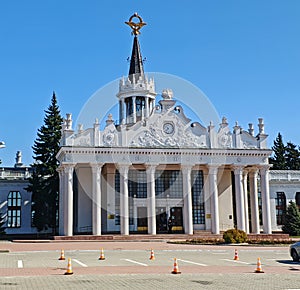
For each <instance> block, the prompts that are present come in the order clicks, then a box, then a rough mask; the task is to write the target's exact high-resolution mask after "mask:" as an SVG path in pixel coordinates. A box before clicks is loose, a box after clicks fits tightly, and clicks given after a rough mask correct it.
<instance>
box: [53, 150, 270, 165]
mask: <svg viewBox="0 0 300 290" xmlns="http://www.w3.org/2000/svg"><path fill="white" fill-rule="evenodd" d="M62 154H84V155H87V154H126V155H127V154H138V155H149V154H151V155H191V156H225V157H231V156H233V157H235V156H236V157H269V156H270V155H271V154H272V150H269V149H252V150H251V149H250V150H246V149H245V150H239V149H230V150H228V149H227V150H226V149H225V150H223V149H201V148H159V149H158V148H132V147H130V148H128V147H116V148H113V147H93V148H86V147H66V146H64V147H61V149H60V151H59V152H58V154H57V158H58V159H59V157H60V156H61V155H62ZM237 161H238V162H239V161H240V160H237ZM264 166H265V165H264ZM266 166H269V168H270V165H268V164H266Z"/></svg>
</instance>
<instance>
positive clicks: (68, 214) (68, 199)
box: [64, 165, 74, 236]
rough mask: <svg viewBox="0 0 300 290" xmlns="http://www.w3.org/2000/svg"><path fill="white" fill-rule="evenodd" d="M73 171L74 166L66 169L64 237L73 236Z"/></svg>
mask: <svg viewBox="0 0 300 290" xmlns="http://www.w3.org/2000/svg"><path fill="white" fill-rule="evenodd" d="M73 171H74V166H73V165H68V166H66V167H65V168H64V175H65V177H64V179H65V190H64V195H65V199H64V203H65V206H64V210H65V214H64V235H65V236H73Z"/></svg>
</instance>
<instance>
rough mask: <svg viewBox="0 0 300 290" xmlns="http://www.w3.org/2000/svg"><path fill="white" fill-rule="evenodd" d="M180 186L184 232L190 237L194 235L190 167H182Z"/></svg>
mask: <svg viewBox="0 0 300 290" xmlns="http://www.w3.org/2000/svg"><path fill="white" fill-rule="evenodd" d="M181 170H182V175H183V180H182V183H183V184H182V185H183V208H184V217H183V221H184V232H185V234H188V235H192V234H193V233H194V228H193V211H192V184H191V172H192V166H190V165H186V166H182V169H181Z"/></svg>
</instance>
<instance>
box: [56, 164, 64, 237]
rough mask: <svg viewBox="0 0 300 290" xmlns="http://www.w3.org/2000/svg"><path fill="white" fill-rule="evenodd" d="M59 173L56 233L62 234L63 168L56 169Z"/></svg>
mask: <svg viewBox="0 0 300 290" xmlns="http://www.w3.org/2000/svg"><path fill="white" fill-rule="evenodd" d="M57 171H58V175H59V196H58V234H59V235H60V236H63V235H64V173H63V168H62V167H59V168H58V169H57Z"/></svg>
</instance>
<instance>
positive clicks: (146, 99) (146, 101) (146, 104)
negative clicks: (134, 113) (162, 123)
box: [145, 97, 149, 118]
mask: <svg viewBox="0 0 300 290" xmlns="http://www.w3.org/2000/svg"><path fill="white" fill-rule="evenodd" d="M145 117H146V118H148V117H149V97H145Z"/></svg>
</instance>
